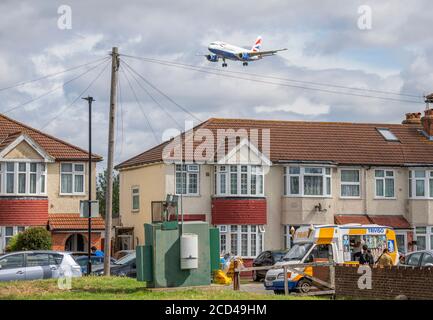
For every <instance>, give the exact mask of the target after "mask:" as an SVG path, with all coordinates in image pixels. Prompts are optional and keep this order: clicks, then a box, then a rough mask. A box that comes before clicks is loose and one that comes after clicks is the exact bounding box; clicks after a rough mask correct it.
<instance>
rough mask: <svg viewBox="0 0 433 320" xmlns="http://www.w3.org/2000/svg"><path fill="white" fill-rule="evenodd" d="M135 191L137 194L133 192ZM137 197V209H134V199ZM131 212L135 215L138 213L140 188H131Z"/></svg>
mask: <svg viewBox="0 0 433 320" xmlns="http://www.w3.org/2000/svg"><path fill="white" fill-rule="evenodd" d="M135 191H137V192H135ZM137 196H138V208H134V197H137ZM131 211H132V212H133V213H137V212H139V211H140V186H132V187H131Z"/></svg>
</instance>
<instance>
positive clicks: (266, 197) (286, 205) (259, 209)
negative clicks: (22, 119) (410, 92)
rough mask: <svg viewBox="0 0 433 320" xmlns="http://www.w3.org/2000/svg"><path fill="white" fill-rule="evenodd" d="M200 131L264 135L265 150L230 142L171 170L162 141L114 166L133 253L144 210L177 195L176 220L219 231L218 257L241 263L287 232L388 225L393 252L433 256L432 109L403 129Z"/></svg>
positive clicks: (237, 123) (313, 126)
mask: <svg viewBox="0 0 433 320" xmlns="http://www.w3.org/2000/svg"><path fill="white" fill-rule="evenodd" d="M199 129H204V130H207V132H211V133H213V134H214V135H215V136H217V134H218V133H217V132H218V130H227V129H233V130H234V131H235V132H237V133H239V132H240V131H241V130H243V131H246V132H248V133H251V132H252V131H253V130H256V131H257V130H259V131H260V132H268V133H269V150H268V151H267V152H263V151H264V147H265V145H264V144H263V139H258V141H259V142H258V143H257V142H256V141H254V142H253V141H252V140H251V139H249V140H245V139H244V138H242V137H238V138H237V139H236V143H235V145H234V146H231V147H230V146H228V145H227V143H226V141H225V140H224V141H223V145H221V144H218V143H216V145H215V147H214V151H215V153H217V152H216V151H217V150H224V156H223V157H222V158H220V159H216V158H214V157H213V158H212V159H211V160H208V161H192V162H188V161H187V160H186V158H185V156H183V157H182V158H181V160H183V161H182V162H179V161H178V162H177V163H176V162H175V163H169V162H166V161H163V154H164V152H165V151H164V150H165V149H166V148H167V147H168V146H169V144H170V143H173V141H174V140H170V141H166V142H164V143H162V144H161V145H158V146H156V147H154V148H152V149H150V150H147V151H145V152H143V153H141V154H139V155H137V156H135V157H133V158H131V159H129V160H127V161H125V162H123V163H121V164H119V165H118V166H117V169H118V170H120V212H121V220H122V223H123V225H124V226H129V227H133V228H134V233H135V236H136V244H137V243H140V244H142V243H143V241H144V234H143V233H144V230H143V223H145V222H150V221H151V219H152V217H151V211H152V201H161V200H164V199H165V197H166V195H167V194H178V195H179V194H182V207H183V210H182V211H183V212H184V220H185V221H188V220H203V221H208V222H209V223H210V224H212V225H215V226H218V227H219V229H220V247H221V251H222V252H231V253H233V254H236V255H240V256H243V257H244V258H246V259H248V258H252V257H255V256H256V255H257V254H258V253H260V252H261V251H262V250H263V249H264V248H266V249H279V248H283V247H290V245H291V236H290V230H291V229H292V228H294V229H296V228H297V227H299V226H301V225H310V224H346V223H362V224H381V225H388V226H391V227H394V228H395V229H396V231H397V234H398V246H399V248H400V250H401V251H407V250H411V249H412V248H413V245H415V244H416V246H417V248H418V249H422V248H429V249H433V110H431V109H427V110H426V111H425V114H424V115H423V117H421V113H410V114H407V115H406V118H405V119H404V120H403V122H402V123H401V124H389V123H387V124H374V123H338V122H335V123H334V122H302V121H268V120H243V119H209V120H207V121H206V122H203V123H201V124H200V125H198V126H197V127H195V128H194V129H193V131H194V132H195V131H198V130H199ZM185 136H187V134H186V135H185ZM183 137H184V136H182V138H183ZM175 140H176V139H175ZM182 141H183V142H182V146H184V147H185V145H186V144H187V143H188V138H186V139H182ZM185 141H186V143H185ZM202 142H203V141H202V140H201V138H200V139H194V142H193V144H192V145H193V149H194V151H197V150H199V148H201V149H200V150H199V153H200V152H201V151H202V147H203V146H202V145H201V143H202ZM200 145H201V146H200ZM244 151H249V156H247V157H245V156H244V155H243V152H244ZM185 154H187V152H185ZM170 155H171V153H170Z"/></svg>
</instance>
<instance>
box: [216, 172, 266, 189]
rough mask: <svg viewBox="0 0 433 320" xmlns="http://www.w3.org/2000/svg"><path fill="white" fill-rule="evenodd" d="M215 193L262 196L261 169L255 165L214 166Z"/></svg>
mask: <svg viewBox="0 0 433 320" xmlns="http://www.w3.org/2000/svg"><path fill="white" fill-rule="evenodd" d="M215 181H216V184H215V188H216V189H215V194H216V195H218V196H225V195H227V196H263V195H264V191H263V169H262V167H261V166H257V165H219V166H216V167H215Z"/></svg>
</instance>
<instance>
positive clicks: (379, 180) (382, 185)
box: [374, 169, 395, 198]
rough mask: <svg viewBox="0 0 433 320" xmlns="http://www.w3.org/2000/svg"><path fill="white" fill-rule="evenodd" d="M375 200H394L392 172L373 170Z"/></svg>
mask: <svg viewBox="0 0 433 320" xmlns="http://www.w3.org/2000/svg"><path fill="white" fill-rule="evenodd" d="M374 178H375V186H376V198H394V197H395V191H394V186H395V183H394V179H395V176H394V170H384V169H380V170H374Z"/></svg>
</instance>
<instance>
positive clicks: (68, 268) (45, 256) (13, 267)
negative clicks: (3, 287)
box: [0, 250, 81, 281]
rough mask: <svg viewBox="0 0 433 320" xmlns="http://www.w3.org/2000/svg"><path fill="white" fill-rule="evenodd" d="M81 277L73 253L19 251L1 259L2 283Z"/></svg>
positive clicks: (0, 274)
mask: <svg viewBox="0 0 433 320" xmlns="http://www.w3.org/2000/svg"><path fill="white" fill-rule="evenodd" d="M68 274H70V275H71V276H72V277H81V268H80V266H79V265H78V264H77V263H76V262H75V260H74V258H73V257H72V255H71V253H69V252H61V251H41V250H40V251H39V250H38V251H18V252H12V253H8V254H5V255H3V256H1V257H0V281H11V280H37V279H49V278H59V277H60V276H62V275H68Z"/></svg>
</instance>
